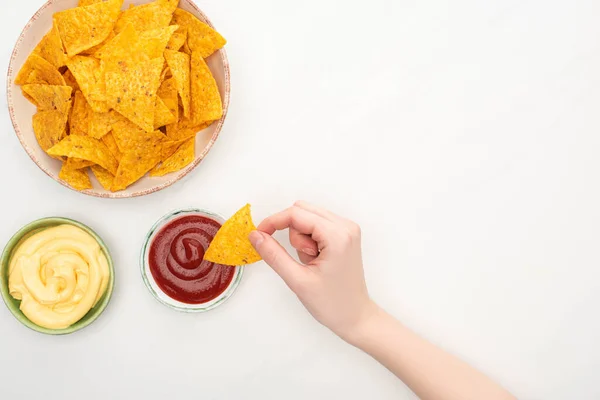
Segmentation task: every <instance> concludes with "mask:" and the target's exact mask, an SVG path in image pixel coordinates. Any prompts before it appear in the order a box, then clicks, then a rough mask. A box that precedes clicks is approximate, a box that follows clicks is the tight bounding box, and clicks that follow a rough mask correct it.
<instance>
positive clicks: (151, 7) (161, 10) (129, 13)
mask: <svg viewBox="0 0 600 400" xmlns="http://www.w3.org/2000/svg"><path fill="white" fill-rule="evenodd" d="M172 17H173V10H172V5H171V4H170V3H169V2H167V1H160V0H157V1H154V2H152V3H148V4H142V5H139V6H135V7H131V8H129V9H128V10H125V11H123V13H121V16H120V17H119V19H118V20H117V23H116V24H115V32H117V33H119V32H121V31H122V30H123V29H125V26H127V24H131V25H133V27H134V28H135V30H136V31H137V32H143V31H147V30H150V29H156V28H163V27H165V26H168V25H169V23H170V22H171V18H172Z"/></svg>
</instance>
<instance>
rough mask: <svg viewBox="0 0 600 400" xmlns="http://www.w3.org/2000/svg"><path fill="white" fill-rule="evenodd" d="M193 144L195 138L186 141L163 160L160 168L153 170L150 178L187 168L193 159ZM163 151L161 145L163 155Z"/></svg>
mask: <svg viewBox="0 0 600 400" xmlns="http://www.w3.org/2000/svg"><path fill="white" fill-rule="evenodd" d="M195 144H196V138H195V137H193V138H191V139H188V140H186V141H185V142H184V143H183V144H181V145H180V146H179V148H178V149H177V150H176V151H175V152H174V153H173V154H172V155H171V156H170V157H168V158H167V159H165V160H164V161H163V163H162V164H161V165H160V166H158V167H156V168H154V169H153V170H152V171H151V172H150V176H163V175H166V174H170V173H171V172H175V171H179V170H180V169H182V168H184V167H186V166H188V165H189V164H190V163H192V162H193V161H194V158H195V152H194V151H195V150H194V148H195ZM165 151H166V150H165V145H164V144H163V153H165Z"/></svg>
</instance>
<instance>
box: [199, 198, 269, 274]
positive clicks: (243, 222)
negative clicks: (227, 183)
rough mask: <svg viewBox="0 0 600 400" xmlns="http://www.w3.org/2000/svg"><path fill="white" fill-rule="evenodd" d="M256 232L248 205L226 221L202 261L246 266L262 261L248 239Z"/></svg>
mask: <svg viewBox="0 0 600 400" xmlns="http://www.w3.org/2000/svg"><path fill="white" fill-rule="evenodd" d="M254 230H256V227H255V226H254V222H252V215H251V214H250V204H247V205H246V206H245V207H244V208H242V209H241V210H239V211H238V212H237V213H235V215H234V216H233V217H231V219H229V220H228V221H226V222H225V223H224V224H223V226H222V227H221V229H219V231H218V232H217V234H216V235H215V238H214V239H213V241H212V242H211V244H210V246H209V247H208V250H207V251H206V254H204V259H205V260H206V261H210V262H214V263H217V264H223V265H231V266H238V265H247V264H253V263H255V262H258V261H260V260H262V258H261V257H260V255H259V254H258V253H257V252H256V250H255V249H254V247H253V246H252V243H250V240H249V239H248V236H249V235H250V232H252V231H254Z"/></svg>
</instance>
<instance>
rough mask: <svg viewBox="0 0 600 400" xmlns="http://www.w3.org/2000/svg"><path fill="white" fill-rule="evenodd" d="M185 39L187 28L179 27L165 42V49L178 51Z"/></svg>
mask: <svg viewBox="0 0 600 400" xmlns="http://www.w3.org/2000/svg"><path fill="white" fill-rule="evenodd" d="M186 40H187V29H185V28H179V29H178V30H177V31H176V32H174V33H173V36H171V39H170V40H169V43H168V44H167V50H173V51H179V50H181V47H183V44H184V43H185V41H186Z"/></svg>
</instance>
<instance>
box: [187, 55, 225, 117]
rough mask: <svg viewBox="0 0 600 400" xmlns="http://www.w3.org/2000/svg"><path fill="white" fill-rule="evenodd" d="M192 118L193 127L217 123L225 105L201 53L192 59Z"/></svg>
mask: <svg viewBox="0 0 600 400" xmlns="http://www.w3.org/2000/svg"><path fill="white" fill-rule="evenodd" d="M191 71H192V73H191V75H192V80H191V92H192V100H191V117H190V120H191V122H192V124H193V125H200V124H202V123H204V122H206V121H215V120H218V119H221V117H222V116H223V103H222V102H221V94H220V93H219V87H218V86H217V82H216V81H215V78H214V77H213V76H212V73H211V72H210V69H209V68H208V65H206V62H204V59H203V58H202V56H201V54H200V53H196V52H194V53H192V59H191Z"/></svg>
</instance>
